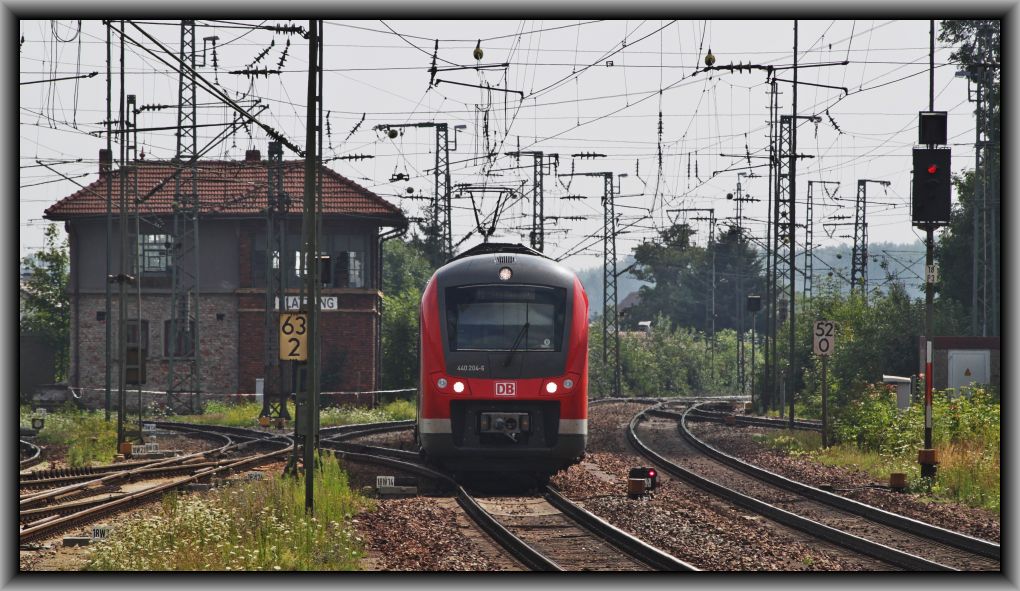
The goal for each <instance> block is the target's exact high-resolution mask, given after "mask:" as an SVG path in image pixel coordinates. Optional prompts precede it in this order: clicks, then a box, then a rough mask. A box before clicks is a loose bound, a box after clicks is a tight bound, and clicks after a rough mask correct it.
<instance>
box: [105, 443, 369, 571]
mask: <svg viewBox="0 0 1020 591" xmlns="http://www.w3.org/2000/svg"><path fill="white" fill-rule="evenodd" d="M320 470H321V471H320V473H319V474H316V477H315V515H314V517H313V516H308V515H306V514H305V508H304V494H305V493H304V490H305V485H304V477H303V476H298V477H296V478H294V477H278V478H267V479H265V480H253V481H248V482H237V483H235V484H232V485H228V486H225V487H220V488H216V489H213V490H212V491H211V492H209V493H208V494H206V495H202V496H191V495H186V494H181V493H171V494H168V495H166V496H165V497H164V498H163V502H162V505H161V506H160V507H159V508H158V509H157V510H156V511H155V514H154V515H153V514H150V515H146V516H144V517H135V518H131V519H128V520H124V521H119V522H117V523H116V524H115V525H114V527H113V529H112V531H111V533H110V536H109V537H108V538H107V539H106V540H105V541H103V542H101V543H99V544H97V545H96V546H95V547H94V549H93V550H92V551H91V555H90V557H89V559H88V561H87V563H86V566H85V569H86V570H92V571H344V570H356V569H357V566H358V560H359V559H360V558H361V557H362V543H361V540H360V539H359V538H358V537H357V535H356V532H355V530H354V526H353V522H352V520H353V516H354V515H355V514H356V513H357V512H358V511H360V510H363V509H366V508H370V506H371V503H372V501H371V500H369V499H367V498H365V497H362V496H361V495H359V494H358V493H357V492H354V491H352V490H351V489H350V487H349V486H348V479H347V473H346V472H344V471H343V470H342V469H341V466H340V464H339V462H338V461H337V460H336V459H335V458H334V457H333V456H329V455H326V456H322V457H321V463H320Z"/></svg>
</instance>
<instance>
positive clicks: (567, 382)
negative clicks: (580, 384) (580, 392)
mask: <svg viewBox="0 0 1020 591" xmlns="http://www.w3.org/2000/svg"><path fill="white" fill-rule="evenodd" d="M563 387H564V388H566V389H567V390H569V389H571V388H573V387H574V380H572V379H570V378H567V379H565V380H563Z"/></svg>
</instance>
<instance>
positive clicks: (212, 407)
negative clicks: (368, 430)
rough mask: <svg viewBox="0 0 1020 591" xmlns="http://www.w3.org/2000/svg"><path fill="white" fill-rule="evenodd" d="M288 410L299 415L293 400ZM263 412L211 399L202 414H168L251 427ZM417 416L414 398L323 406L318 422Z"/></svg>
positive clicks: (256, 406) (329, 424)
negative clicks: (366, 404) (371, 405)
mask: <svg viewBox="0 0 1020 591" xmlns="http://www.w3.org/2000/svg"><path fill="white" fill-rule="evenodd" d="M287 410H288V411H289V412H290V416H292V417H293V416H296V415H295V408H294V403H293V402H289V401H288V402H287ZM261 412H262V405H261V404H257V403H255V402H241V403H237V404H228V403H225V402H219V401H216V400H210V401H209V402H207V403H206V405H205V412H204V413H202V414H200V415H174V416H170V417H168V420H171V421H181V422H185V423H197V424H201V425H227V426H230V427H252V426H255V425H257V424H258V417H259V413H261ZM414 416H415V404H414V402H412V401H408V400H395V401H393V402H388V403H386V404H384V405H382V406H379V407H377V408H363V407H355V406H341V407H331V408H324V409H322V411H321V412H320V414H319V425H320V426H322V427H334V426H337V425H351V424H355V423H381V422H384V421H400V420H406V419H413V418H414Z"/></svg>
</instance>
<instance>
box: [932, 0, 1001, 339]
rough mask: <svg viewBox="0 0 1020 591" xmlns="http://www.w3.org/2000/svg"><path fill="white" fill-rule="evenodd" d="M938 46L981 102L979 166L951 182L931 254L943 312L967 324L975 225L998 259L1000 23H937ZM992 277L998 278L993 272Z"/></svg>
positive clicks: (978, 115)
mask: <svg viewBox="0 0 1020 591" xmlns="http://www.w3.org/2000/svg"><path fill="white" fill-rule="evenodd" d="M939 40H940V41H942V42H943V43H949V44H952V45H953V46H954V47H955V49H954V50H953V52H952V54H951V55H950V59H951V60H953V61H955V62H958V63H959V64H960V66H962V70H963V71H964V72H965V73H966V75H967V78H968V91H969V90H970V89H971V88H975V89H977V90H978V92H980V94H981V98H982V102H981V104H980V105H978V108H977V109H975V111H974V116H975V117H974V118H975V125H976V128H977V130H978V134H979V137H978V142H979V143H978V147H977V148H978V150H979V152H980V154H981V166H980V167H979V168H978V169H976V170H970V171H966V172H964V173H963V174H959V175H956V176H955V177H954V179H953V182H954V185H955V186H956V192H957V198H958V202H957V204H956V206H955V207H954V208H953V212H952V215H951V218H950V224H949V226H948V228H947V229H946V230H945V231H944V232H943V233H942V235H941V237H940V240H939V244H938V246H937V248H936V252H935V256H936V259H937V261H938V264H939V266H940V268H941V272H940V273H939V275H940V281H939V284H938V285H937V286H936V289H938V290H939V293H940V297H941V298H944V299H946V300H947V301H946V302H945V303H944V305H943V307H946V308H948V309H949V310H956V311H963V312H964V313H965V314H966V315H967V317H968V318H969V317H970V316H971V315H973V314H974V313H975V312H976V311H975V310H972V307H973V291H972V289H973V278H974V274H975V273H978V272H980V270H979V268H978V267H977V266H976V265H975V264H974V253H975V246H976V241H975V235H974V223H975V219H976V220H977V222H978V223H979V224H981V229H983V231H984V232H988V234H990V237H991V240H990V248H991V249H992V250H993V252H994V253H996V254H999V253H1001V238H1000V237H1001V233H1000V231H999V226H1000V224H999V220H998V217H999V216H998V215H997V214H998V212H999V169H1000V161H1001V159H1000V154H999V146H1000V137H1001V119H1000V111H1001V105H1000V96H1001V91H1000V71H1001V67H1000V64H1001V62H1000V59H1001V22H1000V21H999V20H993V19H986V20H956V21H954V20H950V21H942V25H941V31H940V33H939ZM991 214H995V215H991ZM983 224H987V226H986V225H983ZM977 238H978V242H980V241H981V238H982V234H981V233H979V234H978V236H977ZM989 265H991V261H989ZM992 272H993V273H995V272H997V271H996V269H995V268H994V267H992ZM995 299H997V298H995ZM940 303H941V302H940ZM996 316H997V314H996ZM992 334H999V329H998V326H993V327H992Z"/></svg>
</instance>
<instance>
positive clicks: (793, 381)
mask: <svg viewBox="0 0 1020 591" xmlns="http://www.w3.org/2000/svg"><path fill="white" fill-rule="evenodd" d="M790 127H791V129H790V134H791V135H790V371H788V372H787V374H786V375H787V376H789V379H790V428H791V429H792V428H793V401H794V399H795V398H796V397H797V349H796V348H795V346H794V345H795V341H796V340H797V339H796V334H797V322H796V321H797V306H796V305H795V302H796V299H797V214H796V211H797V21H793V122H792V123H791V125H790Z"/></svg>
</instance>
